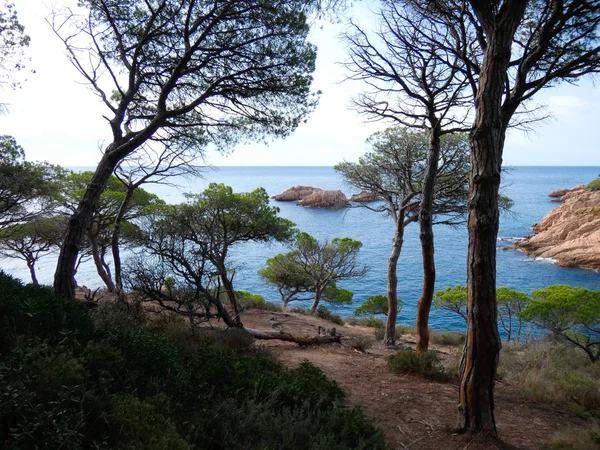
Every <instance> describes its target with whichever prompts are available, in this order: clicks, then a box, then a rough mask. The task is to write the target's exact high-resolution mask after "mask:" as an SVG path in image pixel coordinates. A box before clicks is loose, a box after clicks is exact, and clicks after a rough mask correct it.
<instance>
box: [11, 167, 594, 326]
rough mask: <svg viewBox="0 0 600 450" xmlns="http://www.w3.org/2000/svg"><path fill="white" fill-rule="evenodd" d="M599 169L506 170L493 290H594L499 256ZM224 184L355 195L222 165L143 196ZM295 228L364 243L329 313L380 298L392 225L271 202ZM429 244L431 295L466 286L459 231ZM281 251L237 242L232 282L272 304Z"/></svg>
mask: <svg viewBox="0 0 600 450" xmlns="http://www.w3.org/2000/svg"><path fill="white" fill-rule="evenodd" d="M599 172H600V168H599V167H513V168H509V169H508V170H507V171H506V173H505V174H504V177H503V180H504V181H503V185H504V187H503V193H504V194H505V195H508V196H509V197H511V198H512V199H513V201H514V207H513V209H512V211H511V212H510V213H508V214H503V215H502V217H501V223H500V233H499V240H498V249H499V250H498V277H497V281H498V286H507V287H511V288H515V289H519V290H522V291H526V292H530V291H531V290H533V289H537V288H541V287H545V286H549V285H552V284H569V285H573V286H581V287H586V288H590V289H600V273H598V272H596V271H592V270H587V269H572V268H562V267H558V266H557V265H555V264H552V262H550V261H543V260H534V259H532V258H529V257H527V256H526V255H525V254H523V253H521V252H519V251H515V250H506V251H502V247H505V246H507V245H510V244H511V243H512V242H510V241H507V240H505V239H509V238H514V237H522V236H524V235H527V234H530V233H531V225H532V224H534V223H536V222H539V221H540V220H541V219H542V217H543V216H544V215H545V214H546V213H548V211H550V210H551V209H552V208H554V207H556V203H551V202H550V199H549V198H548V196H547V194H548V193H549V192H550V191H552V190H554V189H559V188H564V187H572V186H575V185H577V184H581V183H588V182H589V181H591V180H592V179H594V178H596V177H597V176H598V173H599ZM213 181H214V182H220V183H225V184H227V185H230V186H232V187H233V189H234V190H235V191H239V192H243V191H249V190H252V189H255V188H257V187H264V188H265V189H266V190H267V192H268V193H269V195H275V194H278V193H280V192H283V191H284V190H286V189H287V188H289V187H291V186H296V185H309V186H316V187H320V188H323V189H341V190H342V191H344V192H346V194H348V196H349V195H350V194H351V193H353V192H355V190H353V189H352V188H349V187H348V186H346V185H344V184H343V182H342V180H341V178H340V177H338V176H337V174H336V173H335V171H334V170H333V168H331V167H223V168H219V169H216V170H210V171H207V172H206V174H205V177H204V178H203V179H195V180H185V179H182V180H179V184H180V189H175V188H170V187H164V186H150V187H149V188H148V190H150V191H152V192H154V193H156V194H158V195H160V196H161V197H162V198H163V199H164V200H166V201H167V202H169V203H178V202H181V201H183V199H184V196H183V193H185V192H200V191H202V190H203V189H204V188H205V187H206V186H207V184H208V183H209V182H213ZM273 204H274V205H277V206H278V207H279V208H280V210H281V212H280V214H281V216H283V217H286V218H288V219H290V220H292V221H293V222H295V223H296V225H297V226H298V228H299V229H300V230H302V231H306V232H308V233H310V234H312V235H314V236H316V237H318V238H320V239H331V238H334V237H344V236H349V237H351V238H353V239H358V240H360V241H361V242H362V243H363V248H362V250H361V253H360V261H361V262H362V263H364V264H366V265H367V266H368V267H369V272H368V274H367V276H366V277H365V278H363V279H361V280H354V281H347V282H344V283H340V286H342V287H344V288H346V289H350V290H351V291H353V292H354V304H353V305H352V306H340V307H337V308H333V309H336V310H337V312H339V313H341V314H342V315H349V314H351V313H352V311H353V310H354V308H356V307H357V306H358V305H359V304H361V303H362V302H363V301H364V300H365V299H366V298H367V297H369V296H371V295H375V294H385V287H386V281H385V280H386V266H387V258H388V254H389V251H390V244H391V239H392V233H393V223H392V221H391V220H390V219H389V218H388V217H386V216H384V215H381V214H377V213H374V212H371V211H368V210H366V209H363V208H355V209H343V210H327V209H310V208H301V207H297V206H295V205H294V203H288V202H273ZM434 232H435V238H436V266H437V281H436V289H444V288H446V287H448V286H454V285H457V284H465V283H466V251H467V230H466V226H459V227H447V226H437V227H436V228H435V229H434ZM282 251H286V249H285V248H284V247H282V246H281V245H270V246H267V245H264V244H254V243H247V244H240V245H239V246H238V247H237V248H235V252H234V254H233V261H232V262H233V263H234V265H235V266H236V267H237V270H238V273H237V275H236V279H235V285H236V288H237V289H243V290H247V291H251V292H255V293H260V294H263V295H264V296H265V297H266V298H267V299H268V300H271V301H274V302H278V301H279V297H278V294H277V291H276V290H274V289H272V288H269V287H268V286H266V285H265V284H264V283H263V282H262V281H261V280H260V278H259V277H258V276H257V274H256V272H257V271H258V270H259V269H260V268H261V267H263V266H264V263H265V260H266V259H267V258H269V257H271V256H273V255H275V254H277V253H280V252H282ZM420 259H421V252H420V245H419V235H418V224H411V225H409V226H408V228H407V230H406V234H405V242H404V247H403V249H402V254H401V256H400V261H399V265H398V280H399V281H398V295H399V297H400V298H402V299H403V301H404V307H403V309H402V312H401V314H400V317H399V323H402V324H414V321H415V314H416V303H417V301H418V298H419V295H420V292H421V283H422V268H421V260H420ZM54 263H55V258H53V257H48V258H46V260H44V261H42V262H41V263H40V267H39V269H38V271H39V279H40V282H42V283H47V284H50V283H51V282H52V276H53V272H54ZM0 265H1V267H2V268H3V269H4V270H5V271H7V272H9V273H12V274H14V275H15V276H17V277H20V278H22V279H24V280H27V279H28V272H27V269H26V267H25V266H24V265H23V264H19V263H17V262H15V261H13V260H7V259H3V260H0ZM77 278H78V282H79V283H80V284H85V285H86V286H88V287H100V286H102V282H101V281H100V279H99V278H98V276H97V275H96V273H95V270H94V267H93V266H92V265H89V264H88V265H87V266H86V267H82V268H81V269H80V271H79V273H78V277H77ZM430 323H431V326H432V327H433V328H438V329H453V330H461V329H463V328H464V323H463V321H462V319H461V318H460V317H458V316H456V317H455V315H454V314H451V313H446V312H443V311H436V310H434V311H432V314H431V321H430Z"/></svg>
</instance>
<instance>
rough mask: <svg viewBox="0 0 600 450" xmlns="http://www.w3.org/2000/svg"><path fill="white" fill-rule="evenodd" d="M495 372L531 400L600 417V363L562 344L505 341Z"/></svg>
mask: <svg viewBox="0 0 600 450" xmlns="http://www.w3.org/2000/svg"><path fill="white" fill-rule="evenodd" d="M498 376H499V377H501V378H502V379H505V380H507V381H508V382H510V383H512V384H514V385H515V386H516V387H517V388H518V389H519V390H520V391H521V393H522V394H523V395H524V396H526V397H528V398H530V399H532V400H535V401H542V402H548V403H553V404H555V405H559V406H563V407H565V408H567V409H569V410H571V411H572V412H574V413H576V414H579V415H582V416H587V415H593V416H596V417H600V366H599V365H598V364H597V363H595V364H594V363H591V362H590V361H589V360H588V359H587V358H586V357H585V356H584V355H583V354H582V353H579V352H573V351H572V349H571V348H569V347H568V346H566V345H565V344H562V343H560V342H556V341H552V340H548V339H547V340H545V341H543V342H540V343H532V344H529V345H518V344H512V345H511V344H510V343H506V344H504V345H503V346H502V350H501V353H500V365H499V366H498Z"/></svg>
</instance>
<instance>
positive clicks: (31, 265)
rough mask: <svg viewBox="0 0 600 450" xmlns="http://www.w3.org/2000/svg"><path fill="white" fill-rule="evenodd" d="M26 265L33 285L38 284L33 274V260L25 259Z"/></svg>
mask: <svg viewBox="0 0 600 450" xmlns="http://www.w3.org/2000/svg"><path fill="white" fill-rule="evenodd" d="M27 267H28V268H29V273H30V274H31V282H32V283H33V284H34V285H35V286H39V285H40V283H38V279H37V276H36V274H35V261H27Z"/></svg>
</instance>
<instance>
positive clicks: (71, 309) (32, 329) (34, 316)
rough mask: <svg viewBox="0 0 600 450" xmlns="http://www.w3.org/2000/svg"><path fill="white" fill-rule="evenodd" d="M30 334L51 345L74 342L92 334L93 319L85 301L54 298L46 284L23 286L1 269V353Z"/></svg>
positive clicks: (86, 338) (83, 339) (82, 340)
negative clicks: (44, 285)
mask: <svg viewBox="0 0 600 450" xmlns="http://www.w3.org/2000/svg"><path fill="white" fill-rule="evenodd" d="M30 333H35V335H36V336H37V337H39V338H41V339H45V340H48V342H50V343H52V344H55V343H57V342H63V343H69V344H70V345H75V344H76V343H85V342H86V341H87V340H88V339H89V338H90V337H91V334H92V321H91V319H90V317H89V314H88V312H87V308H86V307H85V305H84V304H83V303H82V302H75V301H72V300H67V299H64V298H61V297H55V296H54V294H53V293H52V291H51V290H50V289H48V288H45V287H40V286H34V285H26V286H23V285H22V284H21V283H20V282H19V281H16V280H14V279H13V278H11V277H9V276H7V275H6V274H4V273H2V272H0V353H4V352H7V351H9V350H10V349H11V348H12V347H13V346H14V345H15V344H16V342H17V340H18V336H20V335H28V334H30Z"/></svg>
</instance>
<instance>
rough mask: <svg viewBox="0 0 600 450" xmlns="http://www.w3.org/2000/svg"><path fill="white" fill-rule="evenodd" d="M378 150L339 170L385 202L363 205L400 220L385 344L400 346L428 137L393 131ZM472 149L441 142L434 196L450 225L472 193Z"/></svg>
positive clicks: (377, 142) (455, 140)
mask: <svg viewBox="0 0 600 450" xmlns="http://www.w3.org/2000/svg"><path fill="white" fill-rule="evenodd" d="M367 142H369V143H370V144H372V148H373V149H372V151H370V152H369V153H367V154H366V155H364V156H362V157H361V158H360V159H359V161H358V163H351V162H343V163H341V164H338V165H337V166H335V170H336V171H337V172H339V173H340V174H341V175H342V177H343V178H344V180H345V181H346V182H347V183H348V184H350V185H352V186H355V187H356V188H358V189H360V190H361V191H367V192H370V193H373V194H375V195H376V196H377V198H380V199H381V201H380V202H378V203H377V204H375V205H369V204H362V205H361V206H362V207H366V208H368V209H370V210H372V211H376V212H382V213H386V214H388V215H389V216H390V217H391V218H392V219H393V221H394V237H393V239H392V251H391V253H390V256H389V259H388V266H387V297H388V311H389V313H388V318H387V322H386V328H385V330H386V331H385V336H384V342H385V344H386V345H394V343H395V340H396V321H397V310H398V293H397V288H398V275H397V273H396V272H397V267H398V259H399V258H400V254H401V251H402V244H403V242H404V229H405V228H406V226H407V225H409V224H410V223H413V222H416V221H418V220H419V210H420V206H421V196H422V187H423V185H422V182H423V179H424V174H425V171H426V170H427V158H428V149H429V144H428V136H427V134H426V133H423V132H411V131H408V130H406V129H404V128H388V129H387V130H385V131H383V132H380V133H375V134H374V135H373V136H371V137H370V138H369V140H368V141H367ZM468 164H469V161H468V145H467V140H466V136H465V135H463V134H456V135H446V136H444V137H442V138H441V140H440V153H439V164H438V166H437V173H436V183H435V189H434V193H433V203H432V212H433V214H435V215H440V217H442V218H441V219H440V220H441V221H442V222H444V223H456V221H457V220H458V221H460V220H462V218H461V213H462V212H463V211H464V210H465V207H466V192H467V188H468V186H467V185H468V179H467V173H468Z"/></svg>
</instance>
